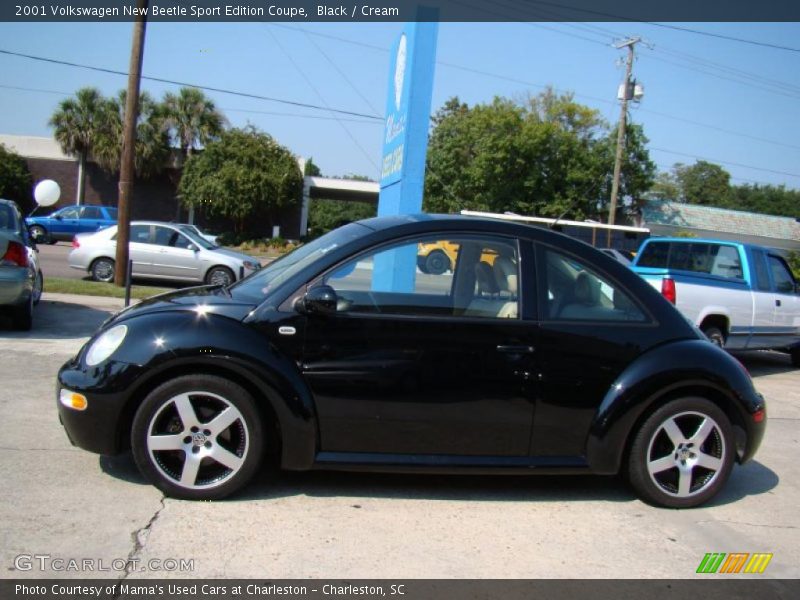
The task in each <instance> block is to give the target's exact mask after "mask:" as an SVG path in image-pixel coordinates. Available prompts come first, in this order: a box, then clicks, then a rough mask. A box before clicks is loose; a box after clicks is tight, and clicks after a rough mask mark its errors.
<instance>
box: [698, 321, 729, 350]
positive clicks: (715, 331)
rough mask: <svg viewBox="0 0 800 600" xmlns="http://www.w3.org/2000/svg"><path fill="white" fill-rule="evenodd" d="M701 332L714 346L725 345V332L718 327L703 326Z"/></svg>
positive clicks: (721, 346)
mask: <svg viewBox="0 0 800 600" xmlns="http://www.w3.org/2000/svg"><path fill="white" fill-rule="evenodd" d="M703 333H704V334H706V337H707V338H708V339H709V341H710V342H711V343H712V344H714V345H715V346H719V347H720V348H724V347H725V334H724V333H723V332H722V330H721V329H720V328H719V327H714V326H713V325H709V326H706V327H703Z"/></svg>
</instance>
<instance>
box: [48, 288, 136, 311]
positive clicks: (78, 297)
mask: <svg viewBox="0 0 800 600" xmlns="http://www.w3.org/2000/svg"><path fill="white" fill-rule="evenodd" d="M42 302H61V303H64V304H80V305H81V306H89V307H91V308H100V309H106V310H122V309H123V308H124V307H125V300H123V299H122V298H110V297H108V296H88V295H84V294H59V293H55V292H44V293H43V294H42ZM137 302H139V300H134V299H131V304H136V303H137Z"/></svg>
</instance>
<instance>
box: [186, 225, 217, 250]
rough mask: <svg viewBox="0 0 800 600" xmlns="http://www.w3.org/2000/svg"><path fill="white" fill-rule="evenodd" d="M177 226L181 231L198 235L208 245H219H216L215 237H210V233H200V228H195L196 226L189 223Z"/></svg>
mask: <svg viewBox="0 0 800 600" xmlns="http://www.w3.org/2000/svg"><path fill="white" fill-rule="evenodd" d="M178 226H179V227H180V228H181V230H182V231H190V232H192V233H194V234H195V235H199V236H200V237H201V238H203V239H205V240H207V241H208V242H209V243H210V244H214V245H215V246H219V244H218V243H217V236H216V235H211V234H210V233H204V232H202V231H200V228H199V227H197V225H191V224H189V223H178Z"/></svg>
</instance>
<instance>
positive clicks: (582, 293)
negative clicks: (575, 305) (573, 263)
mask: <svg viewBox="0 0 800 600" xmlns="http://www.w3.org/2000/svg"><path fill="white" fill-rule="evenodd" d="M575 302H579V303H580V304H585V305H587V306H596V305H597V304H598V303H599V302H600V282H599V281H598V280H597V278H595V277H592V276H591V275H589V274H588V273H587V272H586V271H581V272H580V273H578V276H577V277H576V278H575Z"/></svg>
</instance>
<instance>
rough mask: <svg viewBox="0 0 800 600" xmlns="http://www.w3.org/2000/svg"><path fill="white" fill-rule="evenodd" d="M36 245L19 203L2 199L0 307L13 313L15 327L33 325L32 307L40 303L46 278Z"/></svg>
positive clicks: (0, 206) (27, 327)
mask: <svg viewBox="0 0 800 600" xmlns="http://www.w3.org/2000/svg"><path fill="white" fill-rule="evenodd" d="M37 252H38V251H37V250H36V244H35V243H34V242H33V241H32V240H31V239H30V238H29V237H28V231H27V229H26V228H25V224H24V221H23V218H22V213H21V212H20V210H19V206H17V204H16V202H13V201H12V200H3V199H0V309H1V310H4V311H5V312H8V313H10V315H11V321H12V325H13V326H14V328H15V329H20V330H22V331H27V330H29V329H30V328H31V325H32V324H33V307H34V306H35V305H36V304H38V303H39V300H40V298H41V297H42V290H43V289H44V277H43V275H42V269H41V268H40V266H39V256H38V254H37Z"/></svg>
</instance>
